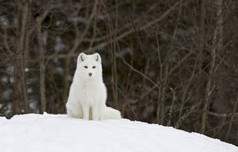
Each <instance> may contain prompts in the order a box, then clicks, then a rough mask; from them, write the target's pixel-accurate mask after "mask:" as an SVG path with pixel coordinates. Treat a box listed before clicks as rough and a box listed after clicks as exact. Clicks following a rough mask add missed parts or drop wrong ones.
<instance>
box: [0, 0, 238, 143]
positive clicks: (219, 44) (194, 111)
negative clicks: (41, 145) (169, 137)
mask: <svg viewBox="0 0 238 152" xmlns="http://www.w3.org/2000/svg"><path fill="white" fill-rule="evenodd" d="M0 40H1V41H0V116H5V117H7V118H11V117H12V116H13V115H16V114H25V113H43V112H44V111H46V112H47V113H53V114H65V113H66V109H65V103H66V102H67V97H68V92H69V87H70V84H71V82H72V78H73V74H74V70H75V67H76V58H77V56H78V54H79V53H80V52H84V53H89V54H91V53H95V52H98V53H100V55H101V57H102V64H103V78H104V82H105V84H106V86H107V89H108V100H107V105H108V106H111V107H114V108H116V109H118V110H120V111H121V113H122V116H123V117H124V118H128V119H130V120H138V121H144V122H148V123H156V124H160V125H165V126H173V127H175V128H179V129H183V130H186V131H189V132H199V133H202V134H205V135H208V136H210V137H214V138H219V139H221V140H222V141H226V142H229V143H232V144H235V145H238V1H237V0H126V1H119V0H93V1H92V0H91V1H89V0H80V1H76V0H67V1H63V0H57V1H56V0H41V1H36V0H0Z"/></svg>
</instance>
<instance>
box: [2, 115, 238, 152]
mask: <svg viewBox="0 0 238 152" xmlns="http://www.w3.org/2000/svg"><path fill="white" fill-rule="evenodd" d="M0 151H1V152H238V147H236V146H234V145H232V144H228V143H225V142H221V141H220V140H217V139H212V138H209V137H206V136H203V135H200V134H197V133H188V132H185V131H182V130H177V129H174V128H172V127H164V126H160V125H156V124H147V123H143V122H136V121H130V120H127V119H122V120H104V121H86V120H81V119H73V118H68V117H67V116H66V115H51V114H44V115H38V114H28V115H17V116H14V117H13V118H12V119H10V120H7V119H5V118H4V117H0Z"/></svg>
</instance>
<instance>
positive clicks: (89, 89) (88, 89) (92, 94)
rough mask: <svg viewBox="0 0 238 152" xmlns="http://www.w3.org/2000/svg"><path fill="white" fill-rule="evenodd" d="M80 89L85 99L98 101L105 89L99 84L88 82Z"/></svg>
mask: <svg viewBox="0 0 238 152" xmlns="http://www.w3.org/2000/svg"><path fill="white" fill-rule="evenodd" d="M79 91H80V93H79V94H80V96H81V97H82V98H84V100H88V101H96V100H97V99H99V98H100V96H101V95H102V94H103V91H104V90H103V89H102V87H101V86H99V85H90V84H88V85H85V86H83V87H82V88H81V89H80V90H79Z"/></svg>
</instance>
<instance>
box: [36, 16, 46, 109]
mask: <svg viewBox="0 0 238 152" xmlns="http://www.w3.org/2000/svg"><path fill="white" fill-rule="evenodd" d="M36 22H37V40H38V45H39V65H40V69H39V71H40V100H41V101H40V113H43V112H44V111H45V110H46V96H45V51H44V48H43V43H42V33H41V17H37V18H36Z"/></svg>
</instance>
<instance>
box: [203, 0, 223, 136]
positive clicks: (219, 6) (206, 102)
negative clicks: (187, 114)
mask: <svg viewBox="0 0 238 152" xmlns="http://www.w3.org/2000/svg"><path fill="white" fill-rule="evenodd" d="M216 6H217V21H216V25H215V31H214V34H213V39H212V46H211V59H210V63H209V64H210V68H209V73H208V80H207V84H206V89H205V97H204V106H203V113H202V127H201V133H202V134H204V132H205V129H206V119H207V113H208V111H209V106H210V100H211V94H212V91H213V89H212V88H213V86H212V75H213V73H214V69H215V62H216V50H217V49H218V46H217V45H216V44H217V35H218V30H219V28H220V26H222V25H221V24H220V23H221V22H222V17H221V15H222V0H218V1H217V4H216Z"/></svg>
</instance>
